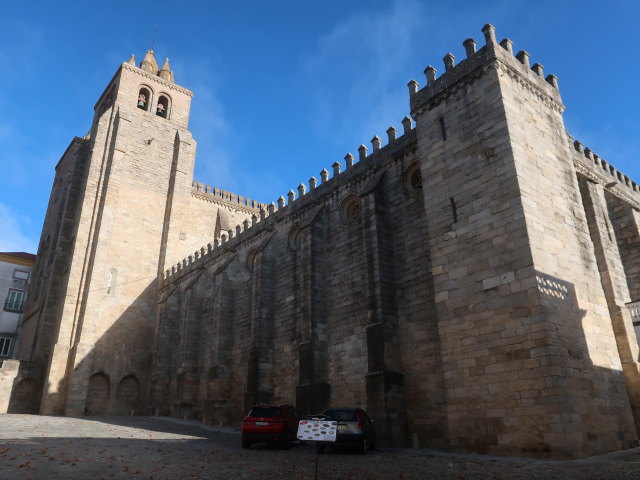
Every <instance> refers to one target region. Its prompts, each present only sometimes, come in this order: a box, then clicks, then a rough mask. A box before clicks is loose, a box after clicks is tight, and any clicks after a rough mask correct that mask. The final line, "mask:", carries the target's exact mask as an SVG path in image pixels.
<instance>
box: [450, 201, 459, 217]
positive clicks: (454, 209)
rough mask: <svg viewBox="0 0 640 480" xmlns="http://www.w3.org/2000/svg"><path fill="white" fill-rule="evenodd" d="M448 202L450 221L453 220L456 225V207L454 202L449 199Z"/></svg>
mask: <svg viewBox="0 0 640 480" xmlns="http://www.w3.org/2000/svg"><path fill="white" fill-rule="evenodd" d="M449 202H450V204H451V219H452V220H453V223H458V209H457V207H456V201H455V200H454V199H453V197H451V198H450V199H449Z"/></svg>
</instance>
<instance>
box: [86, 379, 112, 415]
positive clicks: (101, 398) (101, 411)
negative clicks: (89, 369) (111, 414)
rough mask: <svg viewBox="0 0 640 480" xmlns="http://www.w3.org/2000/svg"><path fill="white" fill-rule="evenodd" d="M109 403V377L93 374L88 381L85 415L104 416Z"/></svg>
mask: <svg viewBox="0 0 640 480" xmlns="http://www.w3.org/2000/svg"><path fill="white" fill-rule="evenodd" d="M108 403H109V377H107V376H106V375H105V374H104V373H102V372H100V373H95V374H93V375H91V378H90V379H89V389H88V390H87V401H86V403H85V407H84V414H85V415H106V414H107V405H108Z"/></svg>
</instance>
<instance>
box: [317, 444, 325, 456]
mask: <svg viewBox="0 0 640 480" xmlns="http://www.w3.org/2000/svg"><path fill="white" fill-rule="evenodd" d="M316 451H317V452H318V454H320V453H322V452H324V445H320V444H319V443H316Z"/></svg>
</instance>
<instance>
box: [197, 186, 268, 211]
mask: <svg viewBox="0 0 640 480" xmlns="http://www.w3.org/2000/svg"><path fill="white" fill-rule="evenodd" d="M191 188H192V191H193V193H194V194H196V195H197V196H201V197H204V199H211V200H217V201H220V200H222V201H224V202H227V203H232V204H234V205H241V206H243V207H249V208H253V209H264V208H266V207H267V204H266V203H261V202H258V201H257V200H251V199H250V198H249V197H246V198H245V197H244V196H242V195H237V194H235V193H232V192H227V191H226V190H222V189H220V188H218V187H214V188H211V186H210V185H205V184H204V183H201V182H196V181H193V182H192V183H191Z"/></svg>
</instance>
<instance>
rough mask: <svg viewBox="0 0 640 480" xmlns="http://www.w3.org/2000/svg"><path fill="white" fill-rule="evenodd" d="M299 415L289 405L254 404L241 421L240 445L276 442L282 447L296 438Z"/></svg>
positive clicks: (244, 446) (289, 444)
mask: <svg viewBox="0 0 640 480" xmlns="http://www.w3.org/2000/svg"><path fill="white" fill-rule="evenodd" d="M299 420H300V416H299V415H298V412H297V411H296V409H295V408H293V407H292V406H291V405H286V404H282V405H265V404H258V405H256V406H254V407H253V408H252V409H251V411H250V412H249V414H248V415H247V416H246V417H245V418H244V420H243V422H242V447H243V448H251V445H252V444H254V443H260V442H266V443H278V444H280V445H281V446H282V447H284V448H289V447H290V446H291V440H293V439H295V438H296V433H297V431H298V422H299Z"/></svg>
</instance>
